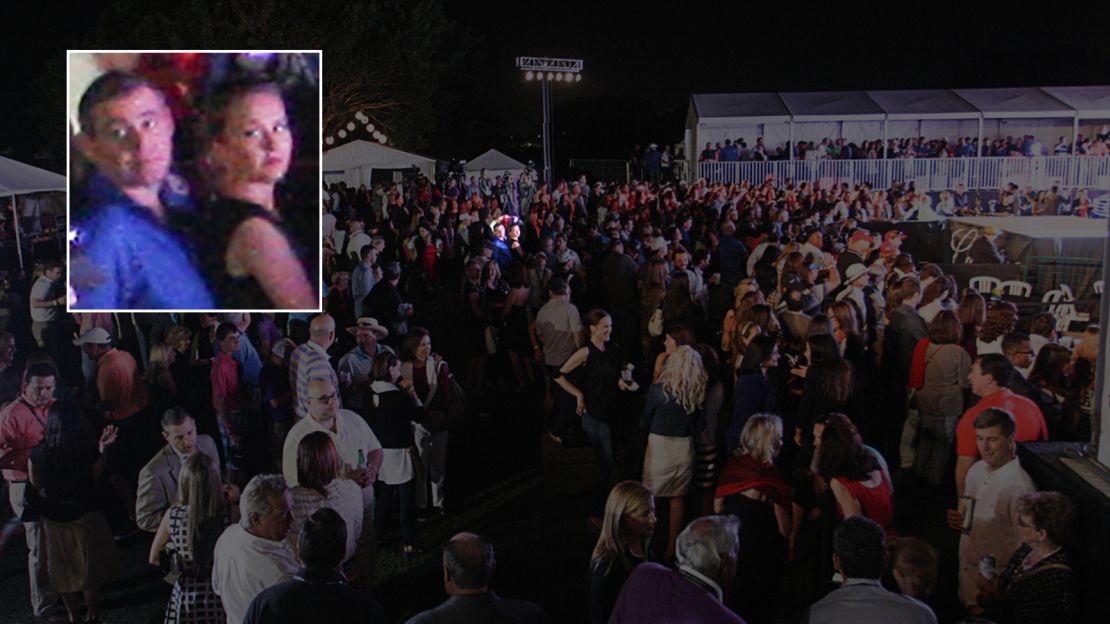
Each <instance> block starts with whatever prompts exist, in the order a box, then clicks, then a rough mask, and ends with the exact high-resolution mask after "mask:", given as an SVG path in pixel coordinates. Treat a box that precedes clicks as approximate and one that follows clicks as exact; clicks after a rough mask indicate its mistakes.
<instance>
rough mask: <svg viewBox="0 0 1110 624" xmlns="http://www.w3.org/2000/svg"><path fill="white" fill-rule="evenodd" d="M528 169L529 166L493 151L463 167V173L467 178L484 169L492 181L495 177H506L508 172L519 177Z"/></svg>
mask: <svg viewBox="0 0 1110 624" xmlns="http://www.w3.org/2000/svg"><path fill="white" fill-rule="evenodd" d="M527 168H528V167H527V165H525V164H524V163H522V162H520V161H519V160H516V159H515V158H512V157H511V156H506V155H505V154H503V153H502V152H499V151H497V150H495V149H491V150H489V151H487V152H486V153H484V154H482V155H481V156H479V157H477V158H475V159H474V160H471V161H469V162H467V163H466V164H465V165H463V173H465V174H466V175H467V176H471V175H478V173H479V172H480V171H481V170H482V169H485V170H486V177H488V178H490V179H493V178H494V176H499V175H504V174H505V173H506V172H507V173H508V174H509V175H510V176H513V177H519V176H520V174H522V173H524V170H525V169H527Z"/></svg>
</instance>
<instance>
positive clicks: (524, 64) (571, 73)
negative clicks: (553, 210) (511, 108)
mask: <svg viewBox="0 0 1110 624" xmlns="http://www.w3.org/2000/svg"><path fill="white" fill-rule="evenodd" d="M516 66H517V69H519V70H520V71H522V72H524V79H525V80H533V79H535V80H539V81H540V84H541V87H542V90H541V93H542V96H543V180H544V182H546V183H547V184H548V185H550V184H551V183H552V173H551V159H552V157H551V83H552V81H554V82H582V59H559V58H547V57H542V56H518V57H517V59H516Z"/></svg>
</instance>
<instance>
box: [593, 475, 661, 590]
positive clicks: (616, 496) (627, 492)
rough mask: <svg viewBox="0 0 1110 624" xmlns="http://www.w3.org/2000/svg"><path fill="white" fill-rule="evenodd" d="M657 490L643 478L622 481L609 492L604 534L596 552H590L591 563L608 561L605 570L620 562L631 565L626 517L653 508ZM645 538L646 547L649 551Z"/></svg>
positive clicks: (598, 563)
mask: <svg viewBox="0 0 1110 624" xmlns="http://www.w3.org/2000/svg"><path fill="white" fill-rule="evenodd" d="M654 496H655V493H654V492H652V491H651V488H649V487H648V486H646V485H644V484H643V483H640V482H639V481H621V482H620V483H618V484H616V485H614V486H613V489H612V490H611V491H610V492H609V499H608V500H606V501H605V516H604V519H603V520H602V523H601V535H599V536H598V538H597V544H596V545H595V546H594V552H593V554H592V555H591V556H590V566H591V567H593V566H596V565H604V566H605V573H606V574H608V573H609V571H610V570H612V569H613V564H614V563H616V562H620V564H621V566H622V567H624V568H625V569H628V568H630V567H631V565H630V563H629V561H628V559H627V557H626V556H625V553H626V552H627V551H628V537H629V536H628V535H626V534H625V527H624V518H625V517H626V516H634V515H636V514H639V513H642V512H643V511H644V510H645V509H650V508H651V505H652V499H653V498H654ZM647 541H648V540H644V544H642V546H643V547H644V551H645V552H646V551H647Z"/></svg>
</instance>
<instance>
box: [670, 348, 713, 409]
mask: <svg viewBox="0 0 1110 624" xmlns="http://www.w3.org/2000/svg"><path fill="white" fill-rule="evenodd" d="M707 380H708V375H707V374H706V372H705V366H704V365H703V364H702V362H701V356H700V355H698V352H697V351H695V350H694V348H693V347H689V346H681V347H679V348H677V349H675V351H674V353H672V354H670V355H669V356H667V362H666V363H665V364H663V372H662V374H660V375H659V385H660V386H661V387H662V388H663V396H664V398H669V397H674V399H675V400H676V401H677V402H678V404H679V405H681V406H682V409H684V410H686V413H687V414H693V413H694V411H695V410H697V409H698V408H700V407H701V405H702V402H703V401H705V384H706V381H707Z"/></svg>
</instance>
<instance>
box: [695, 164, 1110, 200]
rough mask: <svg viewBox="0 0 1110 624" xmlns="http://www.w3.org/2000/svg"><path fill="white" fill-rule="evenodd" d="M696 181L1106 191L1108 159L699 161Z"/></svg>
mask: <svg viewBox="0 0 1110 624" xmlns="http://www.w3.org/2000/svg"><path fill="white" fill-rule="evenodd" d="M698 174H699V177H702V178H705V179H707V180H709V181H711V182H725V183H739V182H744V181H747V182H749V183H751V184H760V183H762V182H763V181H764V180H765V179H766V178H767V176H774V178H775V180H777V181H785V180H787V179H789V180H793V181H794V183H795V184H796V183H799V182H810V183H811V184H812V183H816V182H821V185H822V186H826V187H827V186H828V184H830V183H832V184H839V183H841V182H847V183H848V184H862V183H864V182H866V183H868V184H870V185H871V187H872V188H888V187H890V185H891V183H892V182H903V183H907V184H908V183H909V182H913V183H914V186H915V188H917V189H918V190H921V191H939V190H945V189H954V188H956V185H957V184H963V185H964V186H965V187H967V188H968V189H972V190H974V189H979V190H991V189H1000V188H1003V187H1005V186H1006V185H1007V184H1011V183H1013V184H1016V185H1018V186H1019V187H1022V188H1024V187H1026V186H1031V187H1033V188H1035V189H1044V188H1048V187H1050V186H1053V185H1059V186H1061V187H1064V188H1106V187H1110V158H1104V157H1093V156H1053V157H1038V158H1017V157H1011V158H1005V157H1003V158H928V159H926V158H922V159H895V160H780V161H771V162H702V163H698Z"/></svg>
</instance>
